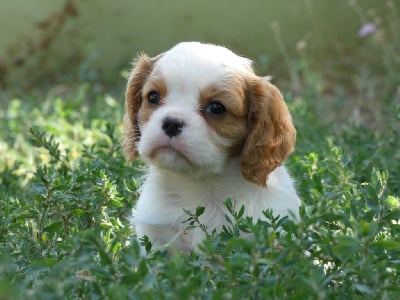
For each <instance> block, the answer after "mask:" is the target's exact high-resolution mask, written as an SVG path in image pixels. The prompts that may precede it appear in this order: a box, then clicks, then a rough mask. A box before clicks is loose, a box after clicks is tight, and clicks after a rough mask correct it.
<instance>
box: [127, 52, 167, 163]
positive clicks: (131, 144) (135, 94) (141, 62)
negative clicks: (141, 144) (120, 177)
mask: <svg viewBox="0 0 400 300" xmlns="http://www.w3.org/2000/svg"><path fill="white" fill-rule="evenodd" d="M158 57H159V56H158ZM158 57H156V58H150V57H148V56H147V55H144V54H143V55H140V56H139V57H138V58H137V59H136V61H135V62H134V68H133V69H132V72H131V74H130V76H129V79H128V84H127V88H126V92H125V109H126V115H125V117H124V134H125V137H124V141H123V148H124V152H125V156H126V158H127V159H128V160H133V159H135V158H136V157H137V155H138V152H137V149H136V145H137V142H138V141H139V140H140V129H139V119H138V112H139V109H140V107H141V105H142V97H143V96H142V89H143V86H144V84H145V82H146V81H147V79H148V77H149V76H150V74H151V71H152V70H153V67H154V64H155V62H156V61H157V59H158Z"/></svg>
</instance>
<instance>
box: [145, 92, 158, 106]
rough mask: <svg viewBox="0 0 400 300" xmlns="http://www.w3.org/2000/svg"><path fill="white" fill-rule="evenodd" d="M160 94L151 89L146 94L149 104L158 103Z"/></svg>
mask: <svg viewBox="0 0 400 300" xmlns="http://www.w3.org/2000/svg"><path fill="white" fill-rule="evenodd" d="M160 99H161V96H160V94H159V93H157V92H156V91H152V92H150V93H149V94H148V95H147V100H148V101H149V103H150V104H153V105H157V104H159V103H160Z"/></svg>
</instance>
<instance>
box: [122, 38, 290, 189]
mask: <svg viewBox="0 0 400 300" xmlns="http://www.w3.org/2000/svg"><path fill="white" fill-rule="evenodd" d="M125 105H126V115H125V118H124V127H125V141H124V149H125V153H126V156H127V158H128V159H129V160H132V159H134V158H136V157H137V155H138V154H140V155H141V157H142V158H143V159H144V160H145V161H147V162H148V163H150V164H153V165H155V166H157V167H159V168H165V169H169V170H172V171H175V172H179V173H183V174H188V175H196V174H197V175H209V174H215V173H223V171H224V167H225V166H226V164H227V163H228V162H229V160H230V159H232V158H240V159H241V168H242V174H243V176H244V178H246V179H247V180H248V181H250V182H253V183H256V184H258V185H261V186H265V185H266V177H267V176H268V174H269V173H270V172H271V171H273V170H274V169H275V168H276V167H277V166H279V165H280V164H281V163H282V162H283V160H284V159H285V157H286V156H287V155H288V154H289V153H290V152H291V151H292V150H293V147H294V142H295V136H296V131H295V129H294V127H293V124H292V120H291V116H290V114H289V111H288V109H287V106H286V104H285V102H284V100H283V98H282V95H281V94H280V92H279V90H278V89H277V88H276V87H275V86H273V85H272V84H271V83H269V81H268V79H267V78H263V77H258V76H256V75H255V74H254V72H253V70H252V68H251V61H250V60H248V59H246V58H243V57H240V56H237V55H236V54H234V53H233V52H231V51H230V50H228V49H226V48H224V47H220V46H215V45H210V44H201V43H197V42H186V43H180V44H178V45H177V46H175V47H174V48H172V49H171V50H169V51H167V52H165V53H163V54H161V55H159V56H157V57H155V58H150V57H148V56H146V55H140V56H139V57H138V58H137V60H136V62H135V66H134V68H133V70H132V72H131V75H130V77H129V81H128V85H127V90H126V99H125Z"/></svg>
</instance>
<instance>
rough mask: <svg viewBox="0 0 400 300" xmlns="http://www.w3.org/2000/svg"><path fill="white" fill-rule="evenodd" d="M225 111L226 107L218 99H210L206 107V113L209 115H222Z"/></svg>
mask: <svg viewBox="0 0 400 300" xmlns="http://www.w3.org/2000/svg"><path fill="white" fill-rule="evenodd" d="M225 112H226V108H225V106H224V105H223V104H221V103H220V102H218V101H212V102H210V104H208V106H207V107H206V113H208V114H211V115H222V114H224V113H225Z"/></svg>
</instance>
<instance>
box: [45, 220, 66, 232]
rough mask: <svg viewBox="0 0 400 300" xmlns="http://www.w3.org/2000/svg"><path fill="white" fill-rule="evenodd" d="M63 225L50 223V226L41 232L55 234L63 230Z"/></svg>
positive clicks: (60, 222) (61, 223)
mask: <svg viewBox="0 0 400 300" xmlns="http://www.w3.org/2000/svg"><path fill="white" fill-rule="evenodd" d="M63 225H64V223H63V222H62V221H58V222H54V223H51V224H50V225H48V226H46V227H45V228H44V229H43V231H45V232H48V233H55V232H58V231H60V230H61V229H62V228H63Z"/></svg>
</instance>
